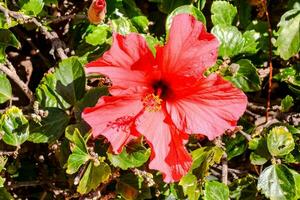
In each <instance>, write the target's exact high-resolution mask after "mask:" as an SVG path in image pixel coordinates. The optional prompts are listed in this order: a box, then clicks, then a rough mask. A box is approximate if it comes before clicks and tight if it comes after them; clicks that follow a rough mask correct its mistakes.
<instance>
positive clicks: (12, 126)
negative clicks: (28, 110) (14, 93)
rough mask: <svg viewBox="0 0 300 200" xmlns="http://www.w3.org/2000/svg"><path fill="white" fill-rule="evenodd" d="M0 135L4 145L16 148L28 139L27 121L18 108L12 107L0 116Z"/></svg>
mask: <svg viewBox="0 0 300 200" xmlns="http://www.w3.org/2000/svg"><path fill="white" fill-rule="evenodd" d="M0 133H1V135H2V139H3V141H4V142H5V143H6V144H9V145H12V146H16V147H20V145H21V144H23V143H24V142H25V141H26V140H27V139H28V137H29V125H28V120H27V119H26V118H25V117H24V115H23V113H22V111H21V110H20V109H19V108H17V107H14V106H13V107H11V108H9V109H8V110H7V111H6V112H5V113H4V114H3V115H2V117H1V119H0Z"/></svg>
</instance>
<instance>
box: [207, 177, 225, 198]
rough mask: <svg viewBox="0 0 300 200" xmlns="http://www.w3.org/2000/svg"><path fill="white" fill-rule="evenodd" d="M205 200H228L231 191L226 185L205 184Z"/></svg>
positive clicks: (218, 183)
mask: <svg viewBox="0 0 300 200" xmlns="http://www.w3.org/2000/svg"><path fill="white" fill-rule="evenodd" d="M204 195H205V198H204V199H205V200H228V199H229V189H228V187H227V186H226V185H225V184H224V183H220V182H217V181H208V182H206V183H205V193H204Z"/></svg>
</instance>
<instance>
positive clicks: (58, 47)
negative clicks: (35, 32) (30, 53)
mask: <svg viewBox="0 0 300 200" xmlns="http://www.w3.org/2000/svg"><path fill="white" fill-rule="evenodd" d="M0 11H1V12H3V13H4V14H5V13H6V14H8V15H9V16H11V17H12V18H14V19H16V20H17V21H19V22H22V23H30V22H32V23H33V24H35V25H36V26H37V27H38V29H39V30H40V31H41V33H42V34H43V35H44V36H45V37H46V39H49V40H50V41H51V43H52V48H53V49H54V50H55V51H56V52H57V54H58V56H59V57H60V59H62V60H63V59H66V58H67V57H68V56H67V55H66V54H65V51H64V48H63V46H64V43H63V42H62V41H61V40H60V39H59V37H58V35H57V33H56V32H54V31H51V32H49V31H48V30H47V28H46V27H45V26H43V24H42V23H41V22H39V21H38V20H37V19H36V18H34V17H30V16H27V15H24V14H22V13H19V12H15V11H11V10H8V9H6V8H5V7H3V6H1V5H0Z"/></svg>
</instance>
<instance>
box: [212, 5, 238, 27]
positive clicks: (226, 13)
mask: <svg viewBox="0 0 300 200" xmlns="http://www.w3.org/2000/svg"><path fill="white" fill-rule="evenodd" d="M211 13H212V16H211V20H212V22H213V24H214V25H231V24H232V22H233V20H234V18H235V16H236V14H237V9H236V7H235V6H233V5H232V4H230V3H229V2H227V1H214V2H213V3H212V6H211Z"/></svg>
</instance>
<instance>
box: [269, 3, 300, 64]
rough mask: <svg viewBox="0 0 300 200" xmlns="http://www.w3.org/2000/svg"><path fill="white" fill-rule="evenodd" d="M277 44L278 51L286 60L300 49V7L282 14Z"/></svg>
mask: <svg viewBox="0 0 300 200" xmlns="http://www.w3.org/2000/svg"><path fill="white" fill-rule="evenodd" d="M278 26H279V27H280V28H279V30H278V38H277V40H276V43H275V45H276V46H277V47H278V48H277V51H276V53H277V54H278V55H280V57H281V58H283V59H284V60H288V59H289V58H291V57H292V56H293V55H295V54H296V53H298V52H299V51H300V9H299V8H298V9H293V10H289V11H287V12H286V13H285V14H284V15H282V17H281V19H280V22H279V23H278Z"/></svg>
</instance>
